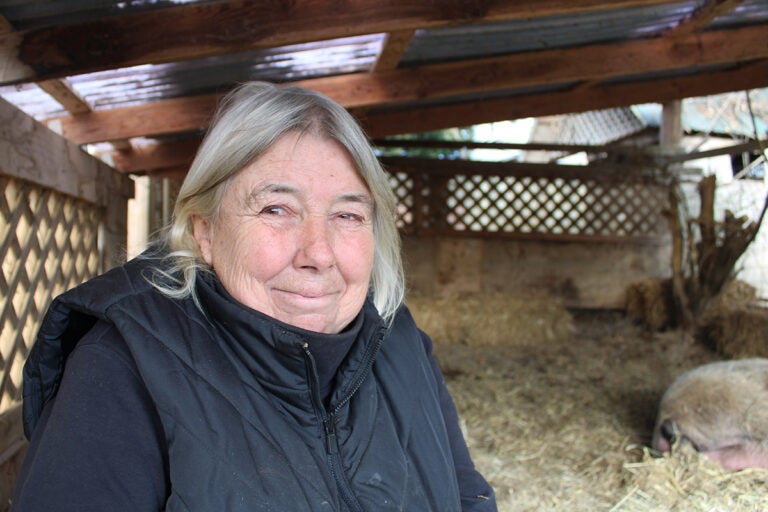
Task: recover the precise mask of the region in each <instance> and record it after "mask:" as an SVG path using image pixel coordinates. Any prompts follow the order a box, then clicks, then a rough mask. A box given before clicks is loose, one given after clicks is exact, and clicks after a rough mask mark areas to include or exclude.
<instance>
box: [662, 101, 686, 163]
mask: <svg viewBox="0 0 768 512" xmlns="http://www.w3.org/2000/svg"><path fill="white" fill-rule="evenodd" d="M682 143H683V102H682V101H681V100H672V101H668V102H666V103H664V104H663V105H662V111H661V130H660V133H659V145H660V146H661V150H662V152H663V153H665V154H670V153H676V152H677V151H678V150H680V149H681V148H682Z"/></svg>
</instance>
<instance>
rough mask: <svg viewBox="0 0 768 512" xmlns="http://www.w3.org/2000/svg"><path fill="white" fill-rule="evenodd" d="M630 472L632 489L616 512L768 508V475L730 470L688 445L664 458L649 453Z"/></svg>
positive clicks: (762, 471) (729, 511)
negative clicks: (767, 505)
mask: <svg viewBox="0 0 768 512" xmlns="http://www.w3.org/2000/svg"><path fill="white" fill-rule="evenodd" d="M624 467H625V469H627V471H629V472H630V473H631V474H632V482H631V489H630V491H629V492H628V493H627V495H626V496H625V497H624V499H622V500H621V502H619V503H618V504H617V505H616V506H615V507H614V508H612V509H611V510H612V511H616V512H647V511H650V510H670V511H681V512H683V511H685V512H713V511H722V512H733V511H754V512H758V511H764V510H766V504H768V497H767V496H766V494H767V493H768V491H766V487H767V486H768V470H766V469H746V470H743V471H738V472H730V471H724V470H723V469H722V468H720V466H718V465H717V464H715V463H713V462H711V461H709V460H708V459H707V458H706V457H704V456H702V455H699V454H698V453H696V452H695V451H693V449H692V448H690V447H688V446H683V447H681V448H679V449H678V451H677V452H675V453H674V454H673V455H671V456H670V455H667V456H665V457H663V458H656V457H653V456H651V455H650V454H649V453H647V452H646V453H645V455H644V457H643V460H642V461H641V462H638V463H628V464H625V466H624Z"/></svg>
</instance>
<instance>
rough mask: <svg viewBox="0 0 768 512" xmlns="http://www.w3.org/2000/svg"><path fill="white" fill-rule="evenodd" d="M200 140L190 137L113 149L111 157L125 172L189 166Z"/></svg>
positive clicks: (149, 171)
mask: <svg viewBox="0 0 768 512" xmlns="http://www.w3.org/2000/svg"><path fill="white" fill-rule="evenodd" d="M200 141H201V139H200V138H190V139H186V140H182V141H173V142H157V143H153V144H147V145H145V146H138V147H134V148H132V149H128V150H121V151H113V152H112V153H111V157H110V158H111V160H112V162H113V163H114V166H115V169H117V170H118V171H120V172H123V173H142V172H146V173H152V172H153V171H154V170H155V169H165V168H170V167H173V168H175V167H189V164H191V163H192V159H193V158H194V156H195V152H196V151H197V148H198V146H199V145H200Z"/></svg>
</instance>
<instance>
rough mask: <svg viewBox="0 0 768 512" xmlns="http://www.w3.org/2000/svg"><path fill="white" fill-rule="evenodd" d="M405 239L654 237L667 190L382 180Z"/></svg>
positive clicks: (577, 180) (460, 178)
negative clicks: (395, 199) (390, 190)
mask: <svg viewBox="0 0 768 512" xmlns="http://www.w3.org/2000/svg"><path fill="white" fill-rule="evenodd" d="M390 176H391V182H392V184H393V190H394V191H395V194H396V195H397V197H398V200H399V208H398V219H397V220H398V227H400V229H401V230H402V231H403V232H405V233H420V232H431V233H438V234H494V235H497V236H519V235H522V236H525V235H544V236H548V237H558V236H562V237H578V238H585V237H586V238H595V239H600V238H624V237H626V238H640V237H643V238H658V237H662V236H665V235H666V233H667V224H666V222H665V220H664V218H663V217H662V212H663V211H664V210H665V209H666V208H667V201H668V199H667V187H666V186H664V185H661V184H656V183H653V182H648V181H644V180H638V179H628V178H627V179H622V178H621V177H618V178H613V179H590V178H585V177H574V176H501V175H488V174H482V175H465V174H456V175H452V176H451V175H445V174H434V175H429V174H428V173H418V172H414V173H408V172H398V173H396V174H393V175H390Z"/></svg>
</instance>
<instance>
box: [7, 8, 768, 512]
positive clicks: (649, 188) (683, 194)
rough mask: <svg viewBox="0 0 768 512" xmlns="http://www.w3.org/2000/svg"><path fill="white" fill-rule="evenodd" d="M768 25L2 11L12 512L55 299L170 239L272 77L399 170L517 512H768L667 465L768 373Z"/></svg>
mask: <svg viewBox="0 0 768 512" xmlns="http://www.w3.org/2000/svg"><path fill="white" fill-rule="evenodd" d="M767 28H768V2H766V1H765V0H740V1H739V0H684V1H663V0H576V1H563V0H551V1H541V0H539V1H533V0H522V1H514V2H512V1H491V0H469V1H468V0H461V1H459V0H439V1H433V2H420V3H413V2H407V1H404V0H388V1H386V2H381V1H372V0H360V1H356V2H350V1H342V2H339V1H335V0H333V1H332V0H311V1H310V0H307V1H304V0H299V1H257V2H249V1H243V0H189V1H185V0H130V1H124V0H68V1H67V2H50V1H46V0H0V45H1V46H2V48H3V51H2V55H3V59H2V63H3V64H2V66H0V96H1V97H2V98H1V99H0V115H1V116H2V120H3V122H2V123H0V132H1V133H2V136H1V137H0V145H1V147H0V180H2V187H3V189H4V194H3V195H2V200H0V226H2V228H3V229H2V230H0V234H1V235H2V242H1V244H0V256H2V259H3V272H2V274H0V294H2V311H1V312H0V320H2V330H1V331H0V370H2V380H0V466H1V467H2V470H1V471H2V478H0V481H1V483H0V507H7V506H8V505H9V502H10V493H11V489H12V487H13V484H14V481H15V474H16V472H17V471H18V465H19V464H20V461H21V458H22V456H23V453H24V448H25V446H26V443H25V440H24V439H23V435H22V433H21V423H20V414H21V413H20V411H21V409H20V403H21V369H22V366H23V362H24V360H25V358H26V355H27V354H28V351H29V348H30V346H31V344H32V343H33V341H34V336H35V332H36V330H37V327H38V325H39V322H40V320H41V319H42V315H43V313H44V312H45V310H46V308H47V306H48V304H49V303H50V300H51V299H52V298H53V296H55V295H56V294H58V293H60V292H62V291H64V290H66V289H68V288H71V287H72V286H74V285H76V284H78V283H80V282H83V281H84V280H86V279H88V278H90V277H92V276H94V275H96V274H99V273H101V272H103V271H104V270H106V269H108V268H111V267H113V266H115V265H119V264H121V263H122V262H124V261H125V259H126V258H128V257H131V256H132V255H134V254H136V253H137V252H139V251H140V250H141V248H142V247H143V246H144V245H145V244H146V243H147V241H149V240H151V238H152V236H153V234H154V233H155V232H156V231H157V230H158V229H159V228H161V227H162V226H163V225H164V224H165V223H167V222H168V220H169V218H170V215H171V211H172V204H173V197H174V194H175V191H176V190H177V188H178V186H179V184H180V182H181V180H182V179H183V177H184V175H185V173H186V170H187V168H188V166H189V164H190V162H191V161H192V159H193V158H194V154H195V151H196V148H197V146H198V144H199V143H200V141H201V139H202V137H203V135H204V133H205V130H206V128H207V125H208V122H209V120H210V118H211V116H212V114H213V112H214V110H215V107H216V105H217V102H218V101H219V100H220V99H221V97H222V96H223V95H224V94H226V93H227V92H228V91H229V90H231V89H232V88H233V87H234V86H236V85H237V84H238V83H242V82H245V81H249V80H264V81H270V82H275V83H280V84H293V85H299V86H303V87H307V88H310V89H313V90H316V91H319V92H322V93H324V94H326V95H327V96H329V97H330V98H332V99H334V100H336V101H337V102H339V103H340V104H341V105H342V106H344V107H345V108H347V109H348V110H349V111H350V112H351V113H352V114H353V115H354V116H355V117H356V118H357V119H358V120H359V121H360V123H361V125H362V126H363V127H364V128H365V130H366V132H367V133H368V135H369V136H370V138H371V140H372V143H373V144H374V146H375V147H376V148H377V151H378V152H379V154H380V155H381V160H382V162H383V163H384V165H385V168H386V169H387V172H388V173H389V175H390V181H391V184H392V187H393V190H394V191H395V194H396V196H397V198H398V202H399V203H398V204H399V207H398V218H397V222H398V227H399V228H400V230H401V233H402V236H403V240H404V258H405V262H406V272H407V279H408V286H409V297H408V301H409V305H410V307H411V308H412V309H413V311H414V315H415V316H416V318H417V320H419V321H420V323H421V324H422V326H423V327H424V328H425V330H427V331H428V332H429V333H430V335H431V336H432V337H433V339H434V341H435V344H436V354H437V356H438V359H439V360H440V362H441V365H442V366H443V370H444V372H445V374H446V378H447V380H448V383H449V386H450V387H451V391H452V392H453V394H454V397H455V399H456V402H457V405H458V407H459V410H460V413H461V415H462V420H463V422H464V426H465V428H466V435H467V438H468V440H469V442H470V448H471V449H472V451H473V456H474V457H475V460H476V463H477V464H478V466H479V467H481V469H482V470H483V472H484V473H485V474H486V476H488V478H489V480H491V482H492V483H493V484H494V486H495V487H496V490H497V494H498V497H499V505H500V510H504V511H506V510H543V509H547V510H617V511H618V510H624V511H640V510H712V509H716V510H763V509H766V508H768V498H766V497H765V492H764V489H765V484H766V481H768V474H766V473H765V472H764V471H763V472H761V471H759V470H755V471H746V472H740V473H739V474H727V473H723V472H720V471H718V470H717V469H716V468H713V467H712V466H711V465H709V464H707V461H705V460H701V459H700V458H699V457H697V456H696V455H697V454H689V453H681V454H675V455H674V456H671V457H655V456H654V455H655V454H651V453H650V452H649V451H648V449H647V443H648V436H649V432H650V428H651V426H650V424H651V423H652V422H653V420H654V417H653V415H654V411H655V406H656V404H657V403H658V400H659V398H660V396H661V393H662V392H663V390H664V387H665V386H666V385H668V384H669V383H670V382H671V380H672V379H673V378H674V377H675V376H676V375H678V374H680V373H682V371H684V370H686V369H688V368H692V367H694V366H696V365H698V364H701V363H703V362H707V361H711V360H717V359H722V358H729V357H749V356H762V357H768V340H766V338H765V335H764V334H761V333H764V332H766V331H765V325H766V324H767V323H768V320H767V317H768V314H766V312H765V301H764V299H766V298H768V267H766V266H765V265H766V263H763V261H768V258H765V251H768V241H763V240H767V239H768V237H766V236H765V230H759V226H760V221H761V220H762V215H763V214H764V213H765V204H766V190H767V188H766V187H767V185H766V183H768V181H766V180H767V178H766V177H765V176H766V171H765V169H766V156H765V155H766V150H765V145H766V139H768V90H767V89H766V88H768V38H767V37H766V34H768V30H767ZM656 107H657V108H656ZM695 121H698V124H696V122H695ZM484 130H485V131H484ZM488 130H491V131H493V133H492V134H491V135H488V134H487V131H488ZM494 130H495V131H494ZM711 159H721V160H723V159H724V160H727V162H728V165H730V166H731V167H730V168H729V169H727V171H726V172H725V175H726V176H723V173H722V172H721V171H719V170H718V171H715V170H713V169H711V168H709V167H708V166H709V163H708V162H709V161H710V160H711ZM711 176H717V180H718V181H719V182H720V183H721V184H725V183H726V182H727V185H728V186H723V187H720V186H717V185H715V184H710V182H708V181H705V178H709V177H711ZM715 198H716V199H717V202H718V205H719V204H720V203H724V204H726V205H727V208H731V209H732V210H733V211H732V212H731V213H732V214H733V215H732V216H731V217H727V218H726V217H723V216H724V215H725V214H724V213H723V207H720V206H717V207H716V206H715V205H714V204H710V203H713V202H714V201H715ZM746 198H749V204H748V207H747V208H745V207H744V201H746ZM739 200H741V201H742V203H738V201H739ZM689 208H690V209H691V210H692V211H688V209H689ZM707 208H709V209H707ZM675 219H677V222H676V221H675ZM681 219H682V220H681ZM724 219H726V220H724ZM692 225H695V226H694V228H695V229H694V228H691V226H692ZM702 233H703V235H702ZM708 233H710V234H711V235H712V236H711V237H709V236H708V235H707V234H708ZM696 236H698V237H699V238H702V237H703V239H704V240H703V241H702V240H698V242H701V243H705V242H709V243H710V245H711V247H712V250H713V251H714V254H716V255H718V258H715V259H714V260H712V261H715V262H716V263H715V264H714V268H712V269H710V270H709V271H708V273H707V274H706V277H707V278H708V279H710V280H704V278H703V277H702V279H701V283H700V286H698V287H697V288H696V289H695V290H691V288H690V287H686V284H687V283H684V282H683V281H684V279H685V278H686V277H690V275H689V274H690V271H691V268H695V269H698V270H699V272H700V275H702V276H703V275H704V272H703V271H702V270H701V269H702V268H704V266H703V265H702V261H701V259H699V260H698V261H693V262H691V261H689V258H694V259H695V254H694V255H692V254H691V252H695V251H690V250H686V248H688V249H690V247H692V244H693V241H692V240H695V239H696ZM761 244H762V245H761ZM697 247H698V246H697ZM703 252H704V251H703V250H702V251H700V253H703ZM741 256H745V257H746V256H749V257H750V258H751V260H749V261H750V262H751V263H749V264H748V265H746V266H745V265H744V261H745V260H744V259H743V258H741ZM742 267H744V268H743V270H744V272H742V273H741V274H740V273H739V272H737V271H740V270H742ZM747 267H748V268H747ZM755 269H756V270H755ZM749 272H753V273H754V275H755V277H754V278H753V279H751V280H750V282H749V283H744V282H741V281H739V280H738V279H734V277H739V276H740V275H746V274H749ZM745 273H746V274H745ZM750 275H752V274H750ZM713 280H714V281H715V284H714V285H713V284H711V283H712V281H713ZM702 283H703V284H702ZM688 284H689V283H688ZM684 289H685V290H687V292H688V295H685V294H684V293H683V295H682V297H684V298H687V299H690V303H692V304H693V305H692V306H691V307H690V308H688V309H687V310H686V311H688V313H689V314H688V315H687V316H686V315H685V314H680V311H679V301H680V297H681V293H682V292H683V291H684ZM723 290H725V292H723V293H721V292H722V291H723ZM694 292H696V293H694ZM697 293H698V295H697ZM699 296H703V297H704V299H702V300H700V301H697V300H694V299H696V297H699ZM761 299H762V300H761ZM676 301H677V302H676ZM734 304H735V305H736V306H734ZM721 306H722V307H721ZM676 307H677V309H676ZM704 313H707V314H704ZM702 332H704V333H705V334H708V335H707V336H704V335H702ZM712 333H715V334H712ZM761 489H762V490H761ZM0 509H2V508H0Z"/></svg>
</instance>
